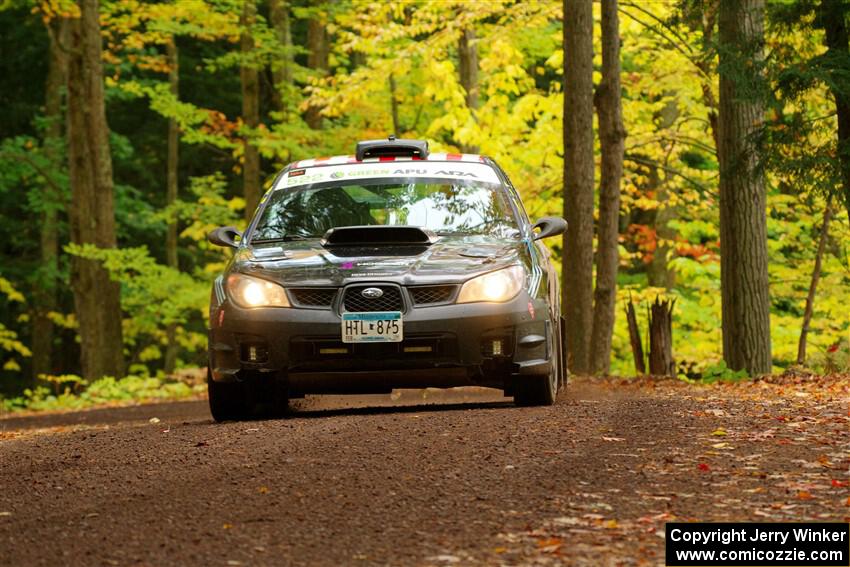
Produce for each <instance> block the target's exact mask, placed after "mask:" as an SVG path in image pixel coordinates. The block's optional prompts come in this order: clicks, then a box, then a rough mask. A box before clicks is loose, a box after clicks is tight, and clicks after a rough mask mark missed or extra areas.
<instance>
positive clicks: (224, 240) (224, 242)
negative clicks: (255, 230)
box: [207, 226, 242, 248]
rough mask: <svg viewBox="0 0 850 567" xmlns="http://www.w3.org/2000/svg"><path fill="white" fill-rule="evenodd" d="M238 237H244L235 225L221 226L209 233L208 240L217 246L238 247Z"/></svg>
mask: <svg viewBox="0 0 850 567" xmlns="http://www.w3.org/2000/svg"><path fill="white" fill-rule="evenodd" d="M237 238H242V233H241V232H239V231H238V230H236V227H233V226H220V227H218V228H216V229H214V230H212V231H210V233H209V234H208V235H207V240H209V241H210V243H211V244H215V245H216V246H229V247H230V248H238V247H239V243H237V242H236V239H237Z"/></svg>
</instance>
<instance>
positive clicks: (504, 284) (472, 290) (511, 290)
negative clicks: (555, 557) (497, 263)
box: [457, 266, 525, 303]
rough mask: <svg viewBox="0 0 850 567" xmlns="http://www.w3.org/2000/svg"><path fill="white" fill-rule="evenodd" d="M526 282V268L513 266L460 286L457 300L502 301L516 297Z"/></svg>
mask: <svg viewBox="0 0 850 567" xmlns="http://www.w3.org/2000/svg"><path fill="white" fill-rule="evenodd" d="M524 283H525V270H523V269H522V267H521V266H511V267H510V268H505V269H504V270H498V271H495V272H490V273H489V274H484V275H483V276H478V277H477V278H473V279H471V280H469V281H468V282H466V283H465V284H463V287H462V288H460V295H458V298H457V302H458V303H473V302H476V301H491V302H495V303H502V302H505V301H508V300H510V299H513V298H514V297H516V295H517V294H518V293H519V290H521V289H522V286H523V284H524Z"/></svg>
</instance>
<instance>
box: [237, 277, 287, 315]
mask: <svg viewBox="0 0 850 567" xmlns="http://www.w3.org/2000/svg"><path fill="white" fill-rule="evenodd" d="M227 291H228V293H229V294H230V297H231V299H233V302H234V303H236V305H238V306H239V307H245V308H251V307H289V306H290V305H289V298H287V297H286V291H285V290H284V289H283V288H282V287H281V286H279V285H277V284H275V283H272V282H270V281H267V280H263V279H260V278H253V277H251V276H246V275H244V274H231V275H230V277H228V278H227Z"/></svg>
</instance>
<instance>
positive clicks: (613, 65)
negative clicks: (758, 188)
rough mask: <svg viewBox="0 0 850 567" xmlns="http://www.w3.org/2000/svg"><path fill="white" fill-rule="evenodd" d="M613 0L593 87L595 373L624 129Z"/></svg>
mask: <svg viewBox="0 0 850 567" xmlns="http://www.w3.org/2000/svg"><path fill="white" fill-rule="evenodd" d="M617 3H618V2H617V0H602V81H601V82H600V83H599V88H597V90H596V101H595V102H596V111H597V113H598V114H599V144H600V148H601V151H602V179H601V181H600V185H599V229H598V233H597V251H596V291H595V293H594V304H593V332H592V334H591V341H590V348H591V368H592V370H593V372H594V373H595V374H608V373H609V371H610V369H611V336H612V334H613V333H614V316H615V311H616V306H617V268H618V266H619V263H620V255H619V250H618V247H619V241H620V182H621V180H622V178H623V152H624V150H625V139H626V131H625V129H624V128H623V111H622V103H621V99H620V22H619V19H618V16H617Z"/></svg>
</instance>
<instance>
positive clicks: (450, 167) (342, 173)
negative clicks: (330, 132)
mask: <svg viewBox="0 0 850 567" xmlns="http://www.w3.org/2000/svg"><path fill="white" fill-rule="evenodd" d="M391 177H392V178H398V177H426V178H446V179H465V180H469V181H480V182H482V183H495V184H500V181H499V177H498V176H497V175H496V171H495V170H494V169H493V168H492V167H490V166H489V165H486V164H483V163H472V162H463V161H434V162H428V161H396V162H385V163H380V162H379V163H357V164H345V165H325V166H321V167H307V168H299V169H291V170H290V171H289V172H288V173H287V174H286V175H285V176H283V177H282V178H281V179H280V181H279V182H278V184H277V186H276V187H275V189H281V188H284V187H296V186H298V185H311V184H313V183H324V182H328V181H336V180H348V179H380V178H391Z"/></svg>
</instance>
